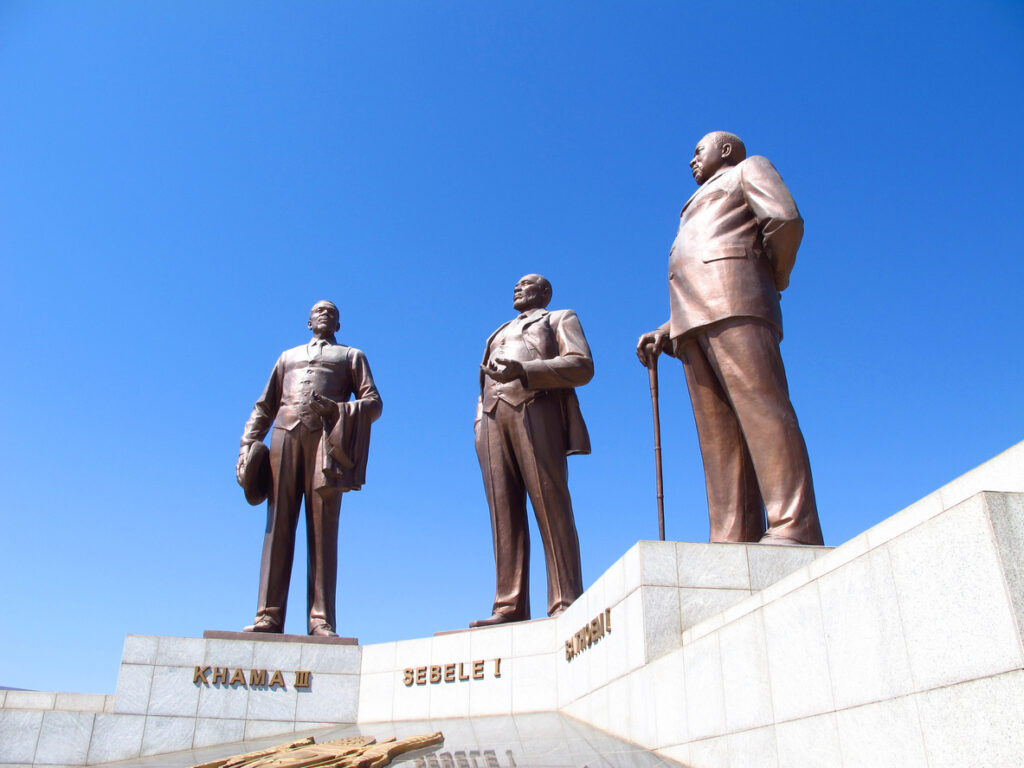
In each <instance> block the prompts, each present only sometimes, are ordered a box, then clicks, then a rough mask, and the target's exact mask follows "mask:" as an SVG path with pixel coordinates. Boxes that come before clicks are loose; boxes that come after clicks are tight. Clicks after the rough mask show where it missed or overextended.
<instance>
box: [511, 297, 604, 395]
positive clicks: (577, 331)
mask: <svg viewBox="0 0 1024 768" xmlns="http://www.w3.org/2000/svg"><path fill="white" fill-rule="evenodd" d="M548 317H549V321H550V322H551V325H552V329H553V330H554V332H555V337H556V339H557V341H558V355H557V356H556V357H552V358H548V359H547V360H526V361H524V362H523V370H524V371H525V375H526V388H527V389H566V388H569V387H582V386H583V385H584V384H586V383H587V382H588V381H590V380H591V379H592V378H593V377H594V359H593V358H592V357H591V355H590V345H589V344H587V337H586V336H584V335H583V326H581V325H580V319H579V318H578V317H577V316H576V313H575V312H573V311H572V310H571V309H566V310H562V311H561V312H557V313H556V312H552V313H551V314H550V315H549V316H548Z"/></svg>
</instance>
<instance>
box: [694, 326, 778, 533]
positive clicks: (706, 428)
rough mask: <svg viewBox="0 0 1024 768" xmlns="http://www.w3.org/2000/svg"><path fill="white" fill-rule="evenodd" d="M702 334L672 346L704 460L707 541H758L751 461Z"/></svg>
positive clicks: (758, 506) (760, 529)
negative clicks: (682, 377)
mask: <svg viewBox="0 0 1024 768" xmlns="http://www.w3.org/2000/svg"><path fill="white" fill-rule="evenodd" d="M706 344H707V341H706V337H705V335H704V334H700V333H698V334H695V335H694V336H693V338H691V339H689V340H688V341H686V342H685V343H683V344H680V345H679V346H678V348H677V354H678V356H679V359H680V360H682V363H683V371H684V372H685V374H686V385H687V388H688V389H689V391H690V403H691V405H692V406H693V418H694V421H695V422H696V425H697V439H698V441H699V442H700V454H701V458H702V459H703V462H704V484H705V486H706V487H707V494H708V519H709V520H710V523H711V532H710V537H709V540H710V541H758V540H759V539H760V538H761V536H762V535H763V534H764V530H765V525H764V511H763V505H762V501H761V494H760V491H759V490H758V487H757V476H756V475H755V473H754V465H753V463H752V462H751V459H750V454H749V453H748V451H747V444H746V441H745V440H744V439H743V432H742V430H741V429H740V424H739V422H738V421H737V420H736V414H735V413H734V412H733V408H732V404H731V403H730V401H729V396H728V394H727V393H726V391H725V389H724V388H723V386H722V384H721V383H720V382H719V380H718V376H717V374H716V373H715V370H714V368H713V366H712V364H711V361H710V360H709V359H708V356H707V354H706V351H705V348H706Z"/></svg>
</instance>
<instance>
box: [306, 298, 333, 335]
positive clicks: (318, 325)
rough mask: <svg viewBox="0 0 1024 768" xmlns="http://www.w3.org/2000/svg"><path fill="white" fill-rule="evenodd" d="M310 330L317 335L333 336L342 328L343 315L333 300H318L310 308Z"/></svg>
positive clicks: (308, 325)
mask: <svg viewBox="0 0 1024 768" xmlns="http://www.w3.org/2000/svg"><path fill="white" fill-rule="evenodd" d="M306 325H307V327H308V328H309V330H311V331H312V332H313V333H315V334H316V335H317V336H333V335H334V334H335V333H337V332H338V331H339V330H340V329H341V315H340V313H339V312H338V307H337V305H336V304H335V303H334V302H333V301H326V300H324V301H318V302H317V303H316V304H314V305H313V308H312V309H311V310H309V322H308V323H307V324H306Z"/></svg>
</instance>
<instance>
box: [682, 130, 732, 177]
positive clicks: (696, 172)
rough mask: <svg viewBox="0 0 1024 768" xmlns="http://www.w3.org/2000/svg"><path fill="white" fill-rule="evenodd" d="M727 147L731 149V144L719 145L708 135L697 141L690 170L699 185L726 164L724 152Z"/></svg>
mask: <svg viewBox="0 0 1024 768" xmlns="http://www.w3.org/2000/svg"><path fill="white" fill-rule="evenodd" d="M725 147H730V149H731V145H728V144H724V145H722V146H717V145H716V144H715V142H714V141H713V140H711V139H710V138H709V137H707V136H705V137H704V138H703V139H701V140H700V141H699V142H698V143H697V148H696V149H695V150H694V151H693V159H692V160H691V161H690V171H691V172H692V173H693V180H694V181H696V182H697V184H698V185H700V184H703V183H704V182H705V181H707V180H708V179H710V178H711V177H712V176H714V175H715V174H716V173H717V172H718V170H719V169H720V168H721V167H722V166H724V165H725V156H724V155H723V154H722V151H723V150H724V149H725Z"/></svg>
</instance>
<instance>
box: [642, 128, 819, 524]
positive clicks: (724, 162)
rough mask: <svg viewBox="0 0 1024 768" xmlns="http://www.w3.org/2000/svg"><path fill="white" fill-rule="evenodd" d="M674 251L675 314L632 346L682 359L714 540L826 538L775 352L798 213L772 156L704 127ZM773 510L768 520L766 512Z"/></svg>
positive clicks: (798, 233)
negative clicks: (753, 153) (694, 185)
mask: <svg viewBox="0 0 1024 768" xmlns="http://www.w3.org/2000/svg"><path fill="white" fill-rule="evenodd" d="M690 167H691V170H692V172H693V177H694V179H695V180H696V182H697V184H698V189H697V191H696V192H694V193H693V196H692V197H690V199H689V200H688V201H687V202H686V204H685V205H684V206H683V209H682V211H681V212H680V219H679V232H678V234H677V235H676V239H675V242H674V243H673V244H672V250H671V252H670V254H669V264H668V285H669V306H670V318H669V320H668V322H666V323H664V324H663V325H662V326H661V327H660V328H657V329H656V330H654V331H651V332H649V333H645V334H643V335H642V336H641V337H640V340H639V341H638V342H637V356H638V357H639V358H640V362H641V363H643V364H644V365H647V366H648V367H650V366H651V365H652V363H653V361H654V360H655V359H656V358H657V356H658V355H659V354H660V353H661V352H668V353H669V354H670V355H672V356H673V357H677V358H679V359H680V360H681V361H682V363H683V370H684V372H685V374H686V382H687V386H688V387H689V391H690V401H691V403H692V405H693V412H694V417H695V420H696V423H697V437H698V440H699V442H700V449H701V456H702V458H703V460H704V475H705V482H706V485H707V494H708V516H709V518H710V522H711V536H710V538H711V541H761V542H763V543H768V544H770V543H782V544H792V543H796V544H821V543H822V536H821V526H820V524H819V522H818V510H817V505H816V502H815V498H814V486H813V483H812V480H811V468H810V462H809V460H808V457H807V448H806V445H805V444H804V438H803V434H802V433H801V431H800V426H799V424H798V422H797V418H796V413H795V411H794V410H793V405H792V403H791V402H790V398H789V385H788V383H787V381H786V372H785V369H784V367H783V365H782V356H781V355H780V353H779V342H780V341H781V339H782V312H781V310H780V308H779V299H780V298H781V291H783V290H784V289H785V288H786V287H787V286H788V285H789V276H790V272H791V271H792V269H793V265H794V263H795V261H796V253H797V249H798V248H799V246H800V240H801V238H802V237H803V219H802V218H801V217H800V213H799V211H798V210H797V207H796V203H795V202H794V201H793V198H792V196H791V195H790V193H789V190H788V189H787V188H786V185H785V184H784V183H783V181H782V178H781V177H780V176H779V174H778V172H777V171H776V170H775V168H774V167H773V166H772V164H771V163H770V162H768V160H766V159H765V158H763V157H760V156H753V157H749V158H748V157H746V149H745V147H744V146H743V142H742V141H740V139H739V138H738V137H737V136H735V135H733V134H729V133H725V132H721V131H717V132H714V133H709V134H708V135H707V136H705V137H704V138H703V139H701V140H700V142H699V143H698V144H697V148H696V150H695V151H694V157H693V160H691V162H690ZM766 517H767V527H766V525H765V518H766Z"/></svg>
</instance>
